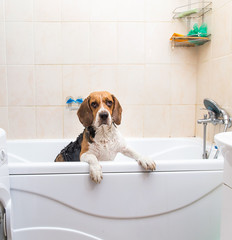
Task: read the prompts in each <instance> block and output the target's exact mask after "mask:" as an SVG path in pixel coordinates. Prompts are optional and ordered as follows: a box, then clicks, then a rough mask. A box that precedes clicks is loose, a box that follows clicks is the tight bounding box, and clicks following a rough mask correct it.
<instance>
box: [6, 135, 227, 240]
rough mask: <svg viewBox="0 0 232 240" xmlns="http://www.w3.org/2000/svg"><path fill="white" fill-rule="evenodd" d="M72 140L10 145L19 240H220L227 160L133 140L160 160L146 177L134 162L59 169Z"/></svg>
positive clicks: (173, 144)
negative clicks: (93, 172)
mask: <svg viewBox="0 0 232 240" xmlns="http://www.w3.org/2000/svg"><path fill="white" fill-rule="evenodd" d="M68 142H69V140H41V141H40V140H23V141H20V140H17V141H8V143H7V146H8V157H9V171H10V183H11V197H12V207H13V209H12V218H13V223H12V227H13V240H31V239H33V240H36V239H38V240H39V239H46V240H50V239H51V240H53V239H56V240H64V239H68V240H77V239H78V240H79V239H106V240H114V239H116V240H118V239H120V240H124V239H125V240H129V239H133V240H135V239H139V240H140V239H142V240H145V239H146V240H149V239H152V240H153V239H156V240H218V239H219V236H220V233H219V229H220V209H221V208H220V203H221V190H222V171H223V159H222V158H221V157H220V158H219V159H216V160H215V159H209V160H202V159H201V155H202V141H201V140H200V139H195V138H182V139H173V138H169V139H168V138H167V139H158V138H156V139H129V140H128V142H129V145H130V146H131V147H133V148H134V149H136V150H137V151H138V152H140V153H142V154H145V155H150V156H151V157H152V158H153V159H155V160H156V164H157V170H156V171H154V172H146V171H144V170H143V169H142V168H141V167H140V166H138V164H137V163H136V162H135V161H134V160H131V159H129V158H126V157H124V156H122V155H120V154H119V155H118V156H117V158H116V160H115V161H114V162H101V165H102V170H103V181H102V182H101V184H95V183H93V182H92V181H91V180H90V178H89V174H88V165H87V164H86V163H80V162H78V163H60V162H58V163H54V162H53V161H54V159H55V157H56V155H57V154H58V153H59V151H60V150H61V149H62V148H63V147H64V146H66V145H67V143H68Z"/></svg>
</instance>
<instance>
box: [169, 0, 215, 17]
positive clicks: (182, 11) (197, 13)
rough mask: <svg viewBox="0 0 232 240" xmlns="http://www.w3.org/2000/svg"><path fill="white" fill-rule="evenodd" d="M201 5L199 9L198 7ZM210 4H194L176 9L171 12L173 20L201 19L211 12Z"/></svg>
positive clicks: (203, 2)
mask: <svg viewBox="0 0 232 240" xmlns="http://www.w3.org/2000/svg"><path fill="white" fill-rule="evenodd" d="M200 5H201V7H200ZM211 5H212V2H208V1H207V2H205V1H202V2H195V3H190V4H187V5H183V6H181V7H177V8H176V9H175V10H174V11H173V19H184V18H199V17H203V16H204V14H206V13H207V12H209V11H211V10H212V6H211Z"/></svg>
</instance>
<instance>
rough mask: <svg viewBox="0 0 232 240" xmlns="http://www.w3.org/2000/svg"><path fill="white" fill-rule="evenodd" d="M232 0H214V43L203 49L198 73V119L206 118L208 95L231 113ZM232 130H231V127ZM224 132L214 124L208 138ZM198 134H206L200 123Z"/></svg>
mask: <svg viewBox="0 0 232 240" xmlns="http://www.w3.org/2000/svg"><path fill="white" fill-rule="evenodd" d="M231 10H232V1H231V0H223V1H222V0H214V1H213V11H212V16H211V17H212V26H211V30H212V41H211V45H210V44H207V45H204V46H202V47H201V48H200V49H199V50H200V51H199V58H198V74H197V104H198V105H197V114H196V117H197V118H203V114H204V113H203V112H202V111H200V110H199V109H200V108H201V106H202V103H203V99H204V98H205V97H208V98H211V99H213V100H214V101H216V102H217V103H218V104H219V105H220V106H221V107H223V108H224V109H225V110H226V111H228V112H229V113H230V114H232V112H231V107H232V100H231V92H232V81H231V74H232V72H231V71H232V70H231V64H232V34H231V33H232V31H231V30H232V15H231ZM229 130H230V131H231V129H229ZM220 131H222V128H220V127H219V126H216V127H215V126H210V127H209V129H208V140H209V141H212V140H213V137H214V135H215V134H216V133H218V132H220ZM196 135H197V136H202V126H196Z"/></svg>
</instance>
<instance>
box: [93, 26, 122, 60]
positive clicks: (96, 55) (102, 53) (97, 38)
mask: <svg viewBox="0 0 232 240" xmlns="http://www.w3.org/2000/svg"><path fill="white" fill-rule="evenodd" d="M117 36H118V35H117V23H116V22H110V23H106V22H104V23H103V22H93V23H90V63H91V64H117V62H118V56H117V55H118V54H117Z"/></svg>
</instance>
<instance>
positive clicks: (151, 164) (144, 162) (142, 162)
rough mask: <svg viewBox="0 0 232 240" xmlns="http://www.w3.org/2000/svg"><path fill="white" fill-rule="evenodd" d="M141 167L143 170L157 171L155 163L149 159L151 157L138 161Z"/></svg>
mask: <svg viewBox="0 0 232 240" xmlns="http://www.w3.org/2000/svg"><path fill="white" fill-rule="evenodd" d="M138 163H139V165H141V166H142V167H143V168H145V169H146V170H148V169H150V170H152V171H153V170H155V169H156V164H155V162H154V161H153V160H152V159H151V158H149V157H141V158H140V159H139V160H138Z"/></svg>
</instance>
